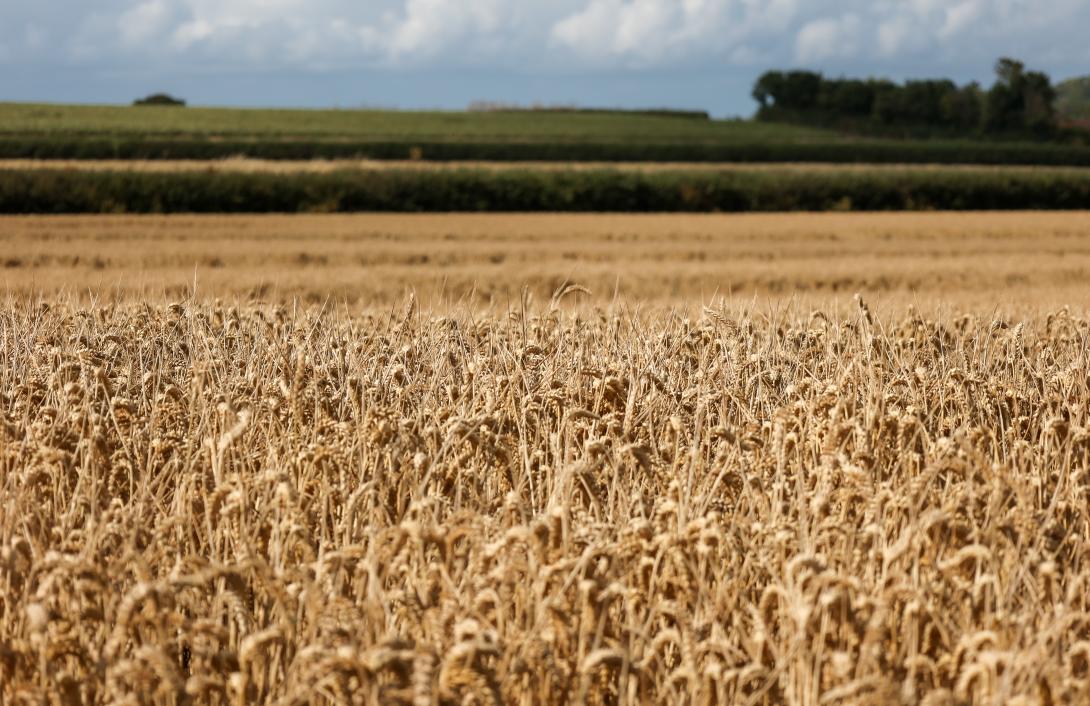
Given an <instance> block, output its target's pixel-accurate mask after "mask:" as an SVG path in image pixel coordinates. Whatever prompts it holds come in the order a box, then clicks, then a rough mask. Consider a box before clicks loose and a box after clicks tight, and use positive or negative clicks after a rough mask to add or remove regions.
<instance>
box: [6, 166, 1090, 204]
mask: <svg viewBox="0 0 1090 706" xmlns="http://www.w3.org/2000/svg"><path fill="white" fill-rule="evenodd" d="M1088 207H1090V170H1085V169H1057V168H1036V169H996V168H994V167H976V168H968V167H957V168H949V169H941V168H940V169H935V168H917V167H904V166H902V167H898V168H887V167H874V168H842V167H840V166H839V165H833V166H827V167H825V168H818V167H815V168H813V169H800V168H799V167H798V166H797V165H795V166H792V165H789V166H786V167H778V168H774V167H767V166H766V167H761V168H749V169H747V168H740V167H738V168H726V169H718V170H716V169H687V168H685V167H682V168H680V169H644V170H639V169H615V168H606V167H599V168H595V169H583V168H574V169H535V168H533V167H531V166H524V167H523V168H520V169H499V170H498V169H495V168H487V167H481V166H478V167H470V168H464V169H427V168H405V169H373V168H366V169H358V168H355V169H353V168H347V169H333V170H323V169H317V170H299V171H295V172H292V171H277V170H265V171H262V170H249V171H247V170H231V169H226V170H225V169H215V168H209V169H206V170H203V171H198V170H194V169H181V170H175V171H161V170H143V171H141V170H134V169H129V168H123V169H110V170H106V171H96V170H93V169H71V168H67V169H43V168H37V167H35V168H29V169H9V170H0V213H16V214H29V213H54V214H66V213H73V214H74V213H224V212H226V213H300V212H302V213H305V212H341V213H347V212H363V211H371V212H374V211H392V212H453V211H493V212H495V211H502V212H517V211H538V212H543V211H550V212H561V211H567V212H715V211H722V212H744V211H834V210H839V211H851V210H857V211H905V210H936V209H943V210H958V211H965V210H1034V209H1066V210H1073V209H1085V208H1088Z"/></svg>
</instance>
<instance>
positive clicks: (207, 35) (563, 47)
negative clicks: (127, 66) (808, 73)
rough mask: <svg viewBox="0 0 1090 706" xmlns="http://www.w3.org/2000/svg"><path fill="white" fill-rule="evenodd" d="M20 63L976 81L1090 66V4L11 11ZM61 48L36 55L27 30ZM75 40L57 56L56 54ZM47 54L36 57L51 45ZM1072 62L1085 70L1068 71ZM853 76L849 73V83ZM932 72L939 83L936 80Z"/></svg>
mask: <svg viewBox="0 0 1090 706" xmlns="http://www.w3.org/2000/svg"><path fill="white" fill-rule="evenodd" d="M0 3H3V4H5V5H10V7H5V9H4V21H3V22H2V23H0V44H2V45H3V46H4V47H6V54H7V56H8V57H9V59H14V60H19V59H23V60H29V59H28V57H34V56H44V55H45V54H46V53H48V54H49V55H50V60H51V61H55V60H58V59H57V57H65V56H67V57H69V58H70V60H71V61H73V62H79V63H80V65H86V64H87V62H89V61H92V60H93V59H94V58H95V57H99V58H103V60H107V59H112V60H124V61H129V62H131V61H134V60H138V61H140V62H143V63H146V64H173V65H178V66H185V65H188V64H189V63H190V62H191V61H196V60H201V61H209V62H215V63H216V64H217V65H232V66H236V67H243V68H244V67H245V66H247V65H251V64H252V65H255V66H256V67H258V68H270V67H278V66H291V67H299V68H308V67H313V66H324V65H333V64H336V65H341V66H415V67H424V68H427V67H431V66H434V67H442V68H448V67H458V66H469V65H474V66H484V67H492V66H499V67H503V68H507V67H510V66H512V65H517V66H529V67H534V68H538V69H548V68H549V67H560V68H564V69H572V68H573V67H578V68H580V69H584V68H601V69H609V68H618V67H620V68H623V67H640V68H646V67H656V68H658V67H661V68H670V67H683V66H685V67H691V66H700V65H703V66H709V67H710V66H725V65H731V64H746V65H757V64H761V65H769V66H783V65H789V64H796V63H801V64H805V65H811V66H814V67H815V68H822V67H825V66H831V67H838V68H840V67H847V66H848V65H849V62H851V61H856V60H867V61H870V62H871V63H870V64H869V65H868V68H873V69H874V70H881V71H886V72H890V71H891V70H892V72H893V73H897V72H898V71H897V67H898V66H905V67H921V66H933V67H935V69H934V70H937V71H939V70H942V69H943V68H944V67H949V66H963V65H967V64H970V63H971V65H972V66H976V65H978V64H980V63H988V62H989V60H987V59H986V58H985V57H992V58H994V57H996V56H999V55H1001V54H1017V55H1019V56H1021V57H1024V58H1025V59H1026V60H1027V61H1029V62H1030V63H1033V61H1034V60H1035V57H1041V58H1052V59H1056V58H1057V57H1060V58H1062V57H1065V56H1067V57H1085V56H1086V55H1087V50H1086V47H1085V39H1084V38H1083V36H1082V35H1083V32H1082V31H1080V28H1085V27H1086V26H1090V4H1088V3H1087V2H1086V1H1085V0H1049V2H1047V3H1033V2H1030V0H366V2H360V1H359V0H96V1H95V2H93V3H89V2H86V0H41V1H40V2H37V3H23V2H16V0H0ZM31 26H34V27H37V28H39V30H38V31H40V32H42V33H44V35H43V36H48V37H50V41H49V42H47V44H48V45H49V46H48V47H46V48H45V49H41V48H39V49H37V50H35V49H34V47H32V46H31V44H32V43H31V42H29V41H27V36H28V35H27V31H28V29H27V28H29V27H31ZM60 37H63V38H65V39H64V42H63V43H59V44H58V41H57V38H60ZM39 44H40V43H39ZM1071 61H1072V62H1074V60H1071ZM842 70H843V69H842ZM928 70H931V69H928Z"/></svg>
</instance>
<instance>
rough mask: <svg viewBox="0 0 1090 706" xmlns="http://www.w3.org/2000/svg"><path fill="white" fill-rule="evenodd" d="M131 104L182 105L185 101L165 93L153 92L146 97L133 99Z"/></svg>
mask: <svg viewBox="0 0 1090 706" xmlns="http://www.w3.org/2000/svg"><path fill="white" fill-rule="evenodd" d="M132 104H133V105H167V106H178V107H181V106H184V105H185V101H184V100H182V99H180V98H175V97H174V96H172V95H169V94H167V93H153V94H151V95H150V96H148V97H147V98H141V99H139V100H135V101H133V103H132Z"/></svg>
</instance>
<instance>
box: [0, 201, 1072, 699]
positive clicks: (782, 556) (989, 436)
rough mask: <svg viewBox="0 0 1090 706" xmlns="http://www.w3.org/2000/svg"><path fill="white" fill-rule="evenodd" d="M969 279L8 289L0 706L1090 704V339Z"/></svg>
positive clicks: (999, 245) (997, 231) (0, 419)
mask: <svg viewBox="0 0 1090 706" xmlns="http://www.w3.org/2000/svg"><path fill="white" fill-rule="evenodd" d="M1082 221H1083V222H1084V223H1085V218H1084V217H1083V218H1082ZM10 225H11V224H9V223H5V229H4V232H10V231H11V228H10ZM104 225H105V227H104V228H103V229H102V231H100V236H102V237H103V238H104V239H106V240H108V233H110V232H112V231H114V230H117V229H124V225H123V224H118V223H112V224H111V223H107V224H104ZM564 225H566V226H572V225H574V224H571V223H568V224H564ZM619 225H623V224H619ZM794 225H795V229H796V233H798V232H801V224H799V223H796V224H794ZM828 225H830V226H831V225H833V224H828ZM17 227H20V228H21V227H22V226H17ZM84 227H85V226H84ZM421 227H422V226H421ZM981 227H983V226H981ZM983 228H984V230H987V228H986V227H983ZM991 228H992V229H993V230H992V231H991V232H992V238H993V239H994V241H995V242H994V245H995V246H996V247H995V248H994V249H993V248H992V247H991V246H990V245H989V246H986V247H988V248H989V250H988V252H991V253H992V257H993V258H996V259H989V258H987V257H984V258H981V259H980V260H976V261H975V262H977V266H978V270H977V272H978V276H980V277H981V278H983V281H984V282H990V278H991V277H992V276H993V273H992V272H991V271H990V266H991V265H993V264H994V263H995V262H996V261H997V260H998V259H1001V258H1002V257H1004V256H1003V255H1001V254H999V252H996V250H998V251H1002V250H1003V249H1004V244H1006V245H1008V246H1009V244H1010V241H1009V239H1010V238H1013V237H1016V236H1014V235H1012V234H1011V232H1009V231H1008V233H1007V234H1006V235H1005V236H1004V235H1002V231H1003V226H1001V225H992V226H991ZM1053 228H1054V229H1056V231H1055V233H1056V235H1055V236H1054V237H1057V238H1061V239H1062V238H1067V240H1066V241H1065V242H1067V243H1068V244H1069V245H1074V244H1075V243H1076V242H1078V241H1080V240H1081V241H1083V242H1085V238H1086V233H1085V231H1080V232H1079V233H1070V232H1066V231H1065V230H1064V227H1063V226H1058V225H1053ZM63 230H64V229H63V228H62V229H61V231H62V232H63ZM261 230H264V229H261ZM273 230H274V232H275V228H274V229H273ZM330 230H332V228H331V229H330ZM757 230H759V228H758V229H757ZM618 232H619V233H623V232H624V229H623V227H621V228H619V229H618ZM949 237H953V236H951V235H949V234H947V238H949ZM763 240H765V241H766V244H765V245H764V247H765V248H766V249H771V248H770V246H769V245H768V244H767V242H776V237H775V235H774V234H770V233H767V232H766V233H764V238H763ZM983 240H988V238H986V237H985V238H983ZM893 241H894V242H895V241H896V237H894V238H893ZM45 242H47V243H49V242H51V241H49V240H48V239H45ZM471 242H472V241H471ZM781 242H782V241H781ZM943 242H944V240H943V239H936V240H935V241H932V244H931V247H934V248H943V247H947V246H946V245H944V244H943ZM70 244H71V243H70ZM785 244H786V243H785ZM979 244H980V243H978V245H979ZM105 247H107V248H108V247H109V246H108V245H105ZM749 247H756V246H755V245H754V244H753V243H750V244H749ZM891 247H892V246H891ZM743 249H744V248H743ZM909 249H911V247H910V248H909ZM766 251H767V250H766ZM73 252H74V250H73ZM248 252H250V253H254V248H249V249H248ZM595 254H596V251H595V248H594V247H588V248H587V251H586V253H585V256H584V257H585V258H586V260H588V261H591V260H593V259H594V257H595ZM1023 256H1024V252H1019V250H1018V248H1013V249H1012V250H1011V251H1009V252H1008V253H1007V254H1006V257H1008V258H1009V259H1010V260H1011V261H1012V262H1018V261H1020V260H1021V258H1022V257H1023ZM909 259H911V258H909ZM973 261H974V260H972V259H971V258H970V259H967V260H966V261H965V262H963V264H962V266H963V267H965V268H966V271H971V268H970V264H971V263H972V262H973ZM671 264H672V263H671ZM871 264H872V263H871V262H870V261H868V260H867V259H866V258H864V259H863V260H860V261H857V262H856V263H855V265H854V266H855V268H856V273H857V274H856V276H857V277H865V276H869V272H870V265H871ZM1031 267H1032V265H1031ZM5 272H10V270H7V271H5ZM815 273H816V269H815ZM478 274H479V275H480V276H482V278H483V277H485V276H486V275H492V274H494V272H493V271H490V270H486V269H484V268H481V267H479V266H478ZM5 276H6V275H5ZM811 276H815V275H814V274H812V275H811ZM313 279H314V282H315V283H316V286H323V285H322V283H323V282H324V281H325V278H324V277H323V276H322V273H321V272H320V271H319V272H315V273H314V278H313ZM489 279H490V278H489ZM1043 279H1047V274H1046V275H1044V277H1043ZM484 281H488V279H485V280H484ZM953 282H954V280H951V285H952V290H953V291H950V292H946V291H945V287H943V286H940V287H937V288H935V289H934V290H933V291H931V292H929V293H927V294H922V295H920V296H919V301H918V302H917V303H918V305H919V306H920V310H918V309H917V308H916V307H915V306H906V305H897V306H896V307H895V308H892V309H883V308H881V307H879V306H876V305H874V304H873V303H869V302H868V300H867V299H866V298H865V297H863V298H856V299H855V300H854V301H852V299H850V298H847V300H846V301H845V302H842V304H845V305H842V306H839V307H834V306H828V307H820V308H819V307H817V306H801V305H795V306H790V305H786V306H776V307H771V308H769V307H767V306H765V305H764V304H763V303H761V302H760V301H753V302H747V301H744V300H743V301H737V300H735V301H729V300H728V301H715V300H713V299H712V298H709V299H708V300H707V304H708V305H707V306H704V307H698V308H697V310H696V311H695V312H692V313H686V312H684V311H682V310H671V309H669V308H663V307H662V306H661V305H659V306H653V307H648V308H642V307H636V306H632V305H630V303H629V302H628V301H613V302H609V301H607V300H605V298H604V297H603V296H602V295H601V294H598V295H596V296H597V297H598V300H597V301H598V303H594V302H587V301H583V300H582V297H586V296H587V295H586V294H584V293H583V292H582V290H581V289H580V288H579V286H578V285H575V284H572V285H563V284H562V285H561V286H559V287H558V288H557V290H556V291H554V292H553V293H552V296H551V297H549V298H547V299H544V300H535V299H534V298H533V297H531V296H524V297H520V298H519V299H518V300H515V301H513V302H511V303H510V304H509V305H506V306H499V305H493V306H492V307H490V308H485V309H483V310H482V309H479V308H478V307H474V306H467V305H465V304H458V303H456V304H455V305H454V306H438V307H434V308H433V307H429V306H425V305H422V304H421V303H420V302H418V301H417V300H415V299H414V298H413V297H411V296H404V297H403V298H402V299H401V301H400V302H399V303H397V304H396V305H390V306H371V305H367V304H365V305H363V306H362V307H358V306H354V307H351V308H349V307H346V306H342V305H341V304H340V303H338V302H336V301H328V302H326V303H324V304H315V305H305V304H302V303H291V302H288V303H286V304H276V303H273V302H271V301H261V300H258V299H253V298H249V297H248V298H246V299H239V298H235V297H232V296H230V291H231V290H230V288H229V285H228V284H226V283H223V284H221V285H220V286H219V288H218V289H217V290H213V291H207V292H204V291H202V290H201V289H200V288H199V287H198V288H196V289H195V290H193V291H192V292H191V294H192V296H190V297H184V296H182V297H180V298H177V299H174V300H173V301H171V300H169V299H165V298H162V297H153V296H144V297H140V296H136V297H132V298H121V299H119V300H117V301H115V302H110V301H107V300H97V301H95V302H94V303H84V302H81V300H80V298H79V297H78V295H77V294H76V293H69V294H65V293H64V291H63V290H64V289H65V287H64V283H63V280H62V279H60V278H58V279H56V280H54V281H52V282H51V283H50V287H51V289H50V290H49V291H52V292H53V294H48V295H47V296H45V297H44V298H37V297H20V296H14V297H12V296H9V298H8V300H7V303H6V305H5V306H4V308H3V310H2V312H0V390H2V397H0V478H2V482H0V502H2V506H3V507H4V508H5V511H4V512H3V513H0V595H2V596H3V603H2V604H0V701H3V702H4V703H39V702H43V701H48V700H50V699H54V698H55V699H58V700H60V702H62V703H114V702H117V701H119V700H129V701H132V702H144V703H167V704H183V703H202V704H203V703H208V704H236V703H266V704H294V703H331V704H332V703H338V704H343V703H358V704H373V703H384V704H395V705H397V704H402V705H405V706H408V705H409V704H412V706H419V705H422V704H443V705H446V704H490V705H497V706H498V705H499V704H510V703H521V704H577V703H578V704H582V703H592V704H599V703H625V704H640V703H664V704H688V703H694V702H695V703H717V704H754V703H756V704H783V703H787V704H817V703H822V704H829V703H836V704H885V703H897V702H908V703H917V702H920V703H928V704H937V703H973V704H1000V703H1040V704H1047V703H1075V702H1081V701H1085V700H1086V699H1087V698H1090V681H1088V677H1087V664H1088V662H1087V660H1088V658H1090V647H1088V642H1087V639H1088V634H1087V631H1088V630H1090V617H1088V616H1090V605H1088V596H1090V592H1088V591H1087V585H1088V581H1090V570H1088V568H1087V567H1088V565H1090V563H1088V562H1090V547H1088V544H1087V540H1086V536H1087V525H1088V522H1090V515H1088V510H1087V508H1088V507H1090V497H1088V492H1090V483H1088V473H1090V465H1088V464H1090V445H1088V440H1090V430H1088V428H1090V419H1088V418H1087V414H1086V410H1087V400H1088V399H1090V389H1087V382H1086V381H1087V379H1088V375H1090V370H1087V358H1086V354H1085V353H1086V340H1087V335H1088V334H1087V332H1088V331H1090V322H1088V321H1087V319H1086V318H1084V314H1083V310H1082V309H1081V308H1079V309H1074V308H1055V309H1048V310H1043V311H1040V312H1039V313H1034V309H1035V307H1039V306H1041V305H1043V304H1044V303H1045V302H1046V301H1047V300H1046V299H1044V298H1041V299H1035V298H1034V297H1033V291H1032V290H1031V289H1027V288H1023V287H1019V286H1013V287H1010V288H1008V289H1005V290H1003V291H1004V292H1005V293H1006V295H1005V296H1004V297H999V296H997V295H996V294H995V291H997V290H996V289H994V288H992V289H990V290H989V291H990V292H991V297H992V298H994V299H996V300H1001V302H1002V303H1003V306H1008V307H1010V308H1011V309H1012V310H1013V311H1014V312H1015V313H1014V314H1013V315H1007V314H1005V313H1001V312H999V311H997V307H994V306H991V307H990V306H987V305H984V306H981V305H980V304H978V303H974V301H973V298H972V297H967V298H966V297H962V296H961V294H960V293H959V292H958V291H957V285H956V284H953ZM107 290H108V286H104V287H103V288H101V289H99V290H95V291H94V292H92V293H91V294H92V298H97V297H98V295H99V294H100V293H106V292H107ZM650 291H651V290H646V291H645V293H647V292H650ZM1045 291H1048V290H1047V289H1046V290H1045ZM58 292H59V293H58ZM168 294H170V293H168ZM212 295H220V296H222V297H223V298H222V299H217V298H216V297H215V296H212ZM172 296H173V295H172ZM390 296H392V295H390ZM107 299H108V297H107ZM690 301H693V300H690ZM762 301H763V300H762ZM921 310H922V311H921ZM928 310H931V311H934V312H938V313H937V314H933V313H923V312H927V311H928Z"/></svg>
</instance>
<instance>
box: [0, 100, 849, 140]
mask: <svg viewBox="0 0 1090 706" xmlns="http://www.w3.org/2000/svg"><path fill="white" fill-rule="evenodd" d="M0 132H2V133H22V134H38V135H87V136H90V135H113V136H133V135H143V136H149V137H153V136H154V137H182V136H190V137H211V136H224V137H254V138H278V139H318V140H329V139H334V140H336V139H342V140H374V141H387V140H421V141H425V142H428V141H451V142H478V141H482V140H485V141H493V140H494V141H510V142H553V141H564V142H572V143H586V142H599V141H607V142H646V141H652V142H669V143H690V144H691V143H698V144H699V143H736V142H753V141H757V142H769V141H776V142H785V141H788V142H825V141H828V140H829V139H837V138H836V136H835V135H833V134H832V133H829V132H827V131H824V130H818V129H812V128H806V127H795V126H789V125H775V124H770V123H757V122H751V121H737V120H733V121H722V120H700V119H694V118H685V117H666V116H653V115H641V114H635V113H629V114H624V113H578V112H567V113H565V112H534V111H515V112H490V113H469V112H453V111H451V112H402V111H389V110H278V109H241V108H175V107H165V106H156V107H140V108H134V107H128V106H74V105H41V104H38V105H35V104H20V103H0Z"/></svg>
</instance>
